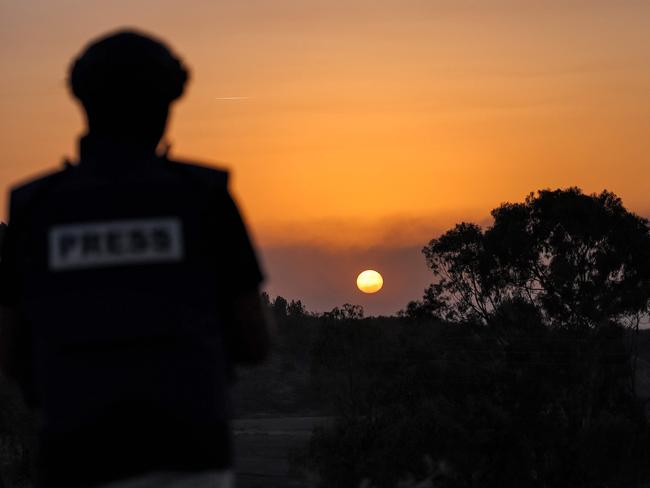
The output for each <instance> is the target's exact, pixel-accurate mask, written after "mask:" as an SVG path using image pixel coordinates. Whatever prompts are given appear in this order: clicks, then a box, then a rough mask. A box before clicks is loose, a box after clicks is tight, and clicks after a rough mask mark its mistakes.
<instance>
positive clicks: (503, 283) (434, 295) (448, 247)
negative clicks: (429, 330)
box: [405, 188, 650, 329]
mask: <svg viewBox="0 0 650 488" xmlns="http://www.w3.org/2000/svg"><path fill="white" fill-rule="evenodd" d="M492 216H493V217H494V223H493V225H492V226H490V227H489V228H487V229H486V230H482V229H481V228H480V227H479V226H477V225H475V224H468V223H461V224H458V225H456V227H454V228H453V229H451V230H450V231H448V232H446V233H445V234H443V235H442V236H440V237H439V238H437V239H433V240H432V241H431V242H429V244H428V245H427V246H426V247H425V248H424V249H423V253H424V255H425V257H426V260H427V265H428V266H429V268H430V269H431V271H432V272H433V273H434V275H436V277H437V281H436V282H434V283H433V284H431V285H430V286H429V288H428V289H427V290H426V292H425V295H424V297H423V300H422V301H421V302H420V303H419V304H410V305H409V307H410V308H408V307H407V310H406V312H405V313H406V314H409V310H410V315H414V314H416V313H422V309H423V310H424V312H425V313H429V314H433V315H436V314H437V315H439V316H440V317H442V318H444V319H447V320H453V321H459V320H462V321H479V322H482V323H489V322H490V321H491V320H492V319H493V318H494V315H495V311H496V310H497V309H498V308H499V306H500V305H502V304H503V303H506V302H508V301H512V300H515V299H516V300H519V301H524V302H527V303H529V304H530V305H532V306H534V307H535V308H536V309H537V310H538V311H539V313H540V314H541V316H542V317H543V319H544V322H545V323H546V324H547V325H551V326H559V327H568V328H576V329H580V328H594V327H596V326H598V325H599V324H603V323H606V322H608V321H616V322H617V323H620V324H630V323H631V324H637V325H638V319H639V315H640V314H642V313H643V312H645V311H646V309H647V303H648V298H649V297H650V234H649V231H648V221H647V220H646V219H644V218H641V217H639V216H637V215H635V214H633V213H631V212H629V211H627V210H626V209H625V207H623V204H622V202H621V199H620V198H618V197H617V196H616V195H614V194H613V193H611V192H607V191H603V192H602V193H600V194H598V195H596V194H594V195H585V194H583V193H582V192H581V191H580V189H578V188H569V189H566V190H555V191H550V190H542V191H539V192H538V193H537V194H536V195H535V194H533V193H531V194H530V195H529V196H528V197H527V198H526V200H525V202H523V203H515V204H511V203H506V204H503V205H501V206H500V207H498V208H496V209H494V210H493V211H492Z"/></svg>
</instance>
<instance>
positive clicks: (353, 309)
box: [323, 303, 363, 320]
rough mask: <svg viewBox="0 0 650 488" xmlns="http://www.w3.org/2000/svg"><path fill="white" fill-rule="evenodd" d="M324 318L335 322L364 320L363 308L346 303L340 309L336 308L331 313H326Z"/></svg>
mask: <svg viewBox="0 0 650 488" xmlns="http://www.w3.org/2000/svg"><path fill="white" fill-rule="evenodd" d="M323 317H325V318H329V319H334V320H360V319H362V318H363V307H362V306H361V305H352V304H350V303H344V304H343V305H342V306H341V307H340V308H339V307H334V308H333V309H332V310H330V311H329V312H325V313H324V314H323Z"/></svg>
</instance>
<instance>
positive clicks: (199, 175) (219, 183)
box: [167, 158, 229, 190]
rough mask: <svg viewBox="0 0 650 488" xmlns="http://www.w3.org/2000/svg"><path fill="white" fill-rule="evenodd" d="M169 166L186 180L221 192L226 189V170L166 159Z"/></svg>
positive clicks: (206, 164) (198, 163)
mask: <svg viewBox="0 0 650 488" xmlns="http://www.w3.org/2000/svg"><path fill="white" fill-rule="evenodd" d="M167 162H168V163H169V166H170V167H171V168H172V169H173V170H174V171H176V172H179V173H181V174H183V175H185V176H187V177H188V178H191V179H193V180H195V181H197V182H200V183H202V184H204V185H209V186H211V187H213V188H219V189H223V190H227V189H228V175H229V173H228V170H227V169H225V168H223V167H219V166H218V165H212V164H209V163H205V162H197V161H187V160H182V159H176V158H174V159H168V160H167Z"/></svg>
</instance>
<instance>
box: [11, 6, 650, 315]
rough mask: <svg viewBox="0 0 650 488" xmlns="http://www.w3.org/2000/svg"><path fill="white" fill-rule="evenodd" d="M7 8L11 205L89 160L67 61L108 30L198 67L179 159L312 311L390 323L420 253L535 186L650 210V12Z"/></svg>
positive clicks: (276, 285) (415, 273) (275, 287)
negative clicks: (62, 168) (226, 188)
mask: <svg viewBox="0 0 650 488" xmlns="http://www.w3.org/2000/svg"><path fill="white" fill-rule="evenodd" d="M0 5H1V6H0V56H1V60H2V66H3V67H4V70H3V74H2V76H1V77H0V107H1V110H2V117H1V118H0V143H1V145H0V147H1V148H2V155H3V157H2V158H1V161H0V191H1V192H2V193H3V194H5V193H6V190H7V188H8V186H9V184H10V183H11V182H14V181H16V180H17V179H19V178H20V177H23V176H25V175H29V174H33V173H35V172H39V171H41V170H44V169H47V168H50V167H52V166H54V165H56V164H57V163H58V161H60V159H61V157H62V156H64V155H69V156H73V155H74V154H75V144H76V138H77V136H78V134H80V132H81V130H82V119H81V116H80V113H79V110H78V109H77V107H76V106H75V105H74V104H73V102H72V101H71V99H70V98H69V96H68V93H67V90H66V88H65V76H66V69H67V66H68V63H69V61H70V59H71V58H72V56H74V55H75V54H77V53H78V52H79V50H80V49H81V47H82V46H83V45H84V44H85V43H86V41H87V40H88V39H90V38H92V37H94V36H96V35H98V34H100V33H103V32H104V31H106V30H109V29H113V28H116V27H119V26H125V25H127V26H135V27H139V28H141V29H144V30H147V31H150V32H152V33H155V34H158V35H160V36H161V37H162V38H164V39H166V40H168V42H169V43H170V44H171V45H172V46H173V47H174V48H175V49H176V51H177V52H178V53H179V54H180V55H182V56H183V57H184V58H185V59H186V61H187V64H188V65H189V66H190V67H191V69H192V75H193V79H192V81H191V84H190V85H189V88H188V91H187V95H186V97H185V98H184V99H182V100H181V101H180V102H179V103H178V104H177V106H176V107H175V109H174V112H173V120H172V123H171V126H170V131H169V140H170V141H171V142H172V148H173V149H172V153H173V154H174V155H177V156H182V157H187V158H196V159H199V160H203V161H207V162H212V163H214V164H222V165H225V166H227V167H229V168H230V169H231V170H232V172H233V191H234V193H235V194H236V195H237V196H238V199H239V201H240V204H241V206H242V208H243V210H244V211H245V214H246V217H247V220H248V222H249V223H250V226H251V227H252V230H253V232H254V235H255V237H256V240H257V242H258V243H259V244H260V245H261V246H262V248H263V256H264V259H265V263H266V267H267V269H268V271H269V276H270V278H271V280H270V285H271V291H272V292H275V293H283V294H286V295H294V296H295V297H296V298H301V296H298V294H299V292H300V290H306V289H307V288H308V289H309V290H312V291H311V292H310V293H311V295H310V298H309V299H305V301H307V305H308V306H310V307H311V308H314V309H327V308H331V306H334V305H337V304H340V303H341V302H342V301H351V302H355V301H356V302H359V303H361V301H363V300H366V302H364V304H365V305H366V306H367V307H368V309H369V311H370V312H371V313H390V312H394V311H395V310H397V309H398V308H400V307H401V306H403V305H405V301H406V300H407V299H408V298H409V297H410V298H416V297H418V296H419V295H420V294H421V290H422V288H423V286H424V285H425V284H426V282H427V281H428V275H426V269H420V268H424V261H423V260H422V259H421V257H420V256H419V254H418V251H417V250H418V248H419V247H421V246H422V244H424V243H426V241H427V240H428V239H430V238H431V237H433V236H434V235H435V234H436V233H438V232H440V231H441V230H444V229H445V228H447V227H448V226H450V225H452V224H453V223H455V222H457V221H459V220H461V219H470V220H482V221H485V219H486V218H487V216H488V212H489V210H490V209H491V208H493V207H495V206H497V205H498V204H499V203H501V202H503V201H515V200H521V199H523V197H524V196H525V195H526V194H527V193H528V192H530V191H532V190H536V189H538V188H543V187H564V186H569V185H578V186H580V187H582V188H583V189H584V190H586V191H600V190H602V189H603V188H607V189H609V190H612V191H614V192H615V193H617V194H618V195H620V196H621V197H622V198H623V201H624V203H625V204H626V205H627V206H628V208H630V209H633V210H635V211H637V212H640V213H643V214H650V200H649V199H648V198H647V196H646V195H647V192H648V191H647V187H648V183H647V182H648V181H650V164H647V160H648V153H649V152H650V144H649V143H648V133H650V130H649V129H650V97H649V96H648V93H649V92H650V42H649V41H650V2H647V1H636V0H625V1H602V0H563V1H556V0H527V1H521V0H476V1H464V0H449V1H435V0H420V1H415V0H401V1H400V0H374V1H370V0H363V1H342V0H329V1H306V0H302V1H299V0H293V1H289V0H277V1H274V0H254V1H246V2H243V1H240V2H234V1H233V2H219V1H214V0H212V1H207V0H185V1H172V0H130V1H124V0H119V1H112V2H99V1H97V2H91V1H88V0H60V1H55V0H38V1H37V0H21V1H11V2H10V1H7V0H3V1H2V3H1V4H0ZM219 97H246V98H243V99H238V100H218V98H219ZM219 161H221V162H222V163H218V162H219ZM5 210H6V209H5V205H4V199H3V202H2V207H1V208H0V211H1V212H2V214H3V215H4V213H5ZM409 252H410V253H411V254H408V253H409ZM301 253H302V254H301ZM400 253H407V254H408V257H407V258H406V257H405V258H403V261H400V260H399V259H396V258H395V256H397V255H402V254H400ZM407 254H404V255H405V256H406V255H407ZM298 255H304V256H305V258H304V262H302V264H300V265H299V264H297V261H298V260H297V258H296V259H291V258H290V257H291V256H294V257H296V256H298ZM382 256H383V257H382ZM371 262H374V263H375V265H376V266H377V267H381V266H384V268H385V269H384V273H385V274H386V273H387V274H388V275H389V277H386V276H385V278H386V290H385V293H384V294H383V295H381V294H378V295H377V296H376V297H373V298H372V300H375V301H374V302H368V301H367V300H370V298H368V297H365V296H360V294H358V293H356V292H355V291H354V286H353V285H354V278H355V277H356V273H357V272H358V271H361V270H362V269H364V268H366V267H371V266H370V263H371ZM400 262H403V263H406V262H408V263H410V264H408V265H406V264H404V266H403V267H402V265H401V264H399V263H400ZM391 263H392V264H391ZM418 263H420V264H418ZM418 266H419V268H418ZM391 276H392V279H391V278H390V277H391ZM409 277H413V278H412V279H411V278H409ZM415 277H417V278H415ZM350 283H351V284H352V287H351V288H350V289H348V288H346V287H347V286H348V285H349V284H350ZM390 283H393V284H395V283H401V285H400V286H399V287H394V288H399V289H398V290H397V289H396V290H395V291H394V292H390ZM382 293H383V292H382ZM391 293H392V294H391ZM380 295H381V296H380Z"/></svg>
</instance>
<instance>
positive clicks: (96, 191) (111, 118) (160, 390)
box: [0, 31, 268, 488]
mask: <svg viewBox="0 0 650 488" xmlns="http://www.w3.org/2000/svg"><path fill="white" fill-rule="evenodd" d="M186 79H187V71H186V70H185V68H184V67H183V65H182V64H181V62H180V61H179V60H178V59H177V58H176V57H175V56H174V55H173V54H172V53H171V52H170V51H169V49H168V48H167V47H166V46H165V45H163V44H162V43H160V42H158V41H156V40H154V39H152V38H150V37H146V36H144V35H141V34H138V33H136V32H131V31H121V32H117V33H114V34H112V35H109V36H107V37H104V38H102V39H100V40H98V41H96V42H94V43H92V44H91V45H90V46H89V47H87V49H86V50H85V52H83V53H82V54H81V56H80V57H79V58H78V59H76V61H75V62H74V63H73V65H72V67H71V71H70V78H69V81H70V86H71V89H72V92H73V93H74V95H75V96H76V97H77V98H78V99H79V100H80V101H81V103H82V105H83V107H84V109H85V112H86V115H87V122H88V133H87V134H86V135H85V136H84V137H82V138H81V141H80V147H79V162H78V163H77V164H67V165H66V166H65V168H63V169H61V170H60V171H56V172H53V173H51V174H49V175H47V176H44V177H41V178H38V179H35V180H32V181H31V182H29V183H27V184H24V185H21V186H18V187H16V188H14V189H13V191H12V192H11V201H10V217H9V227H8V230H7V234H6V239H5V240H4V244H3V249H2V261H1V263H0V303H1V304H2V317H1V319H2V324H1V325H2V333H3V340H2V349H3V351H2V352H3V354H2V365H3V368H4V371H5V372H6V373H7V374H9V375H12V376H14V377H15V378H17V380H18V382H19V384H20V385H21V387H22V389H23V391H24V393H25V396H26V398H27V399H28V400H29V401H30V402H31V403H32V404H34V405H35V406H36V407H38V408H39V409H40V412H41V413H42V415H41V418H42V424H41V425H40V438H39V439H40V440H39V453H38V463H37V464H38V478H39V479H38V484H39V486H42V487H57V488H61V487H86V486H100V485H103V484H106V483H112V482H119V483H118V484H117V485H113V484H111V485H110V486H197V487H199V486H228V482H227V479H228V478H229V476H230V469H231V461H232V459H231V456H232V455H231V442H230V428H229V401H228V387H229V384H230V383H231V381H232V365H233V364H234V363H238V362H239V363H255V362H259V361H262V360H263V359H264V358H265V356H266V355H267V351H268V335H267V328H266V323H265V320H264V314H263V313H262V309H261V304H260V297H259V285H260V283H261V282H262V273H261V271H260V268H259V266H258V262H257V259H256V257H255V253H254V250H253V248H252V246H251V243H250V241H249V238H248V235H247V232H246V229H245V226H244V224H243V222H242V219H241V217H240V214H239V212H238V210H237V207H236V206H235V204H234V203H233V200H232V198H231V196H230V194H229V192H228V189H227V173H226V172H224V171H219V170H216V169H211V168H208V167H203V166H199V165H193V164H187V163H181V162H178V161H171V160H169V159H168V158H167V156H166V155H162V156H161V155H158V154H157V153H156V148H157V146H158V144H159V142H160V140H161V137H162V135H163V133H164V130H165V126H166V123H167V118H168V112H169V106H170V104H171V102H173V101H174V100H175V99H177V98H179V97H180V96H181V94H182V93H183V89H184V86H185V82H186ZM34 143H35V144H38V141H34ZM137 482H142V484H136V483H137ZM165 483H168V484H165Z"/></svg>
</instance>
